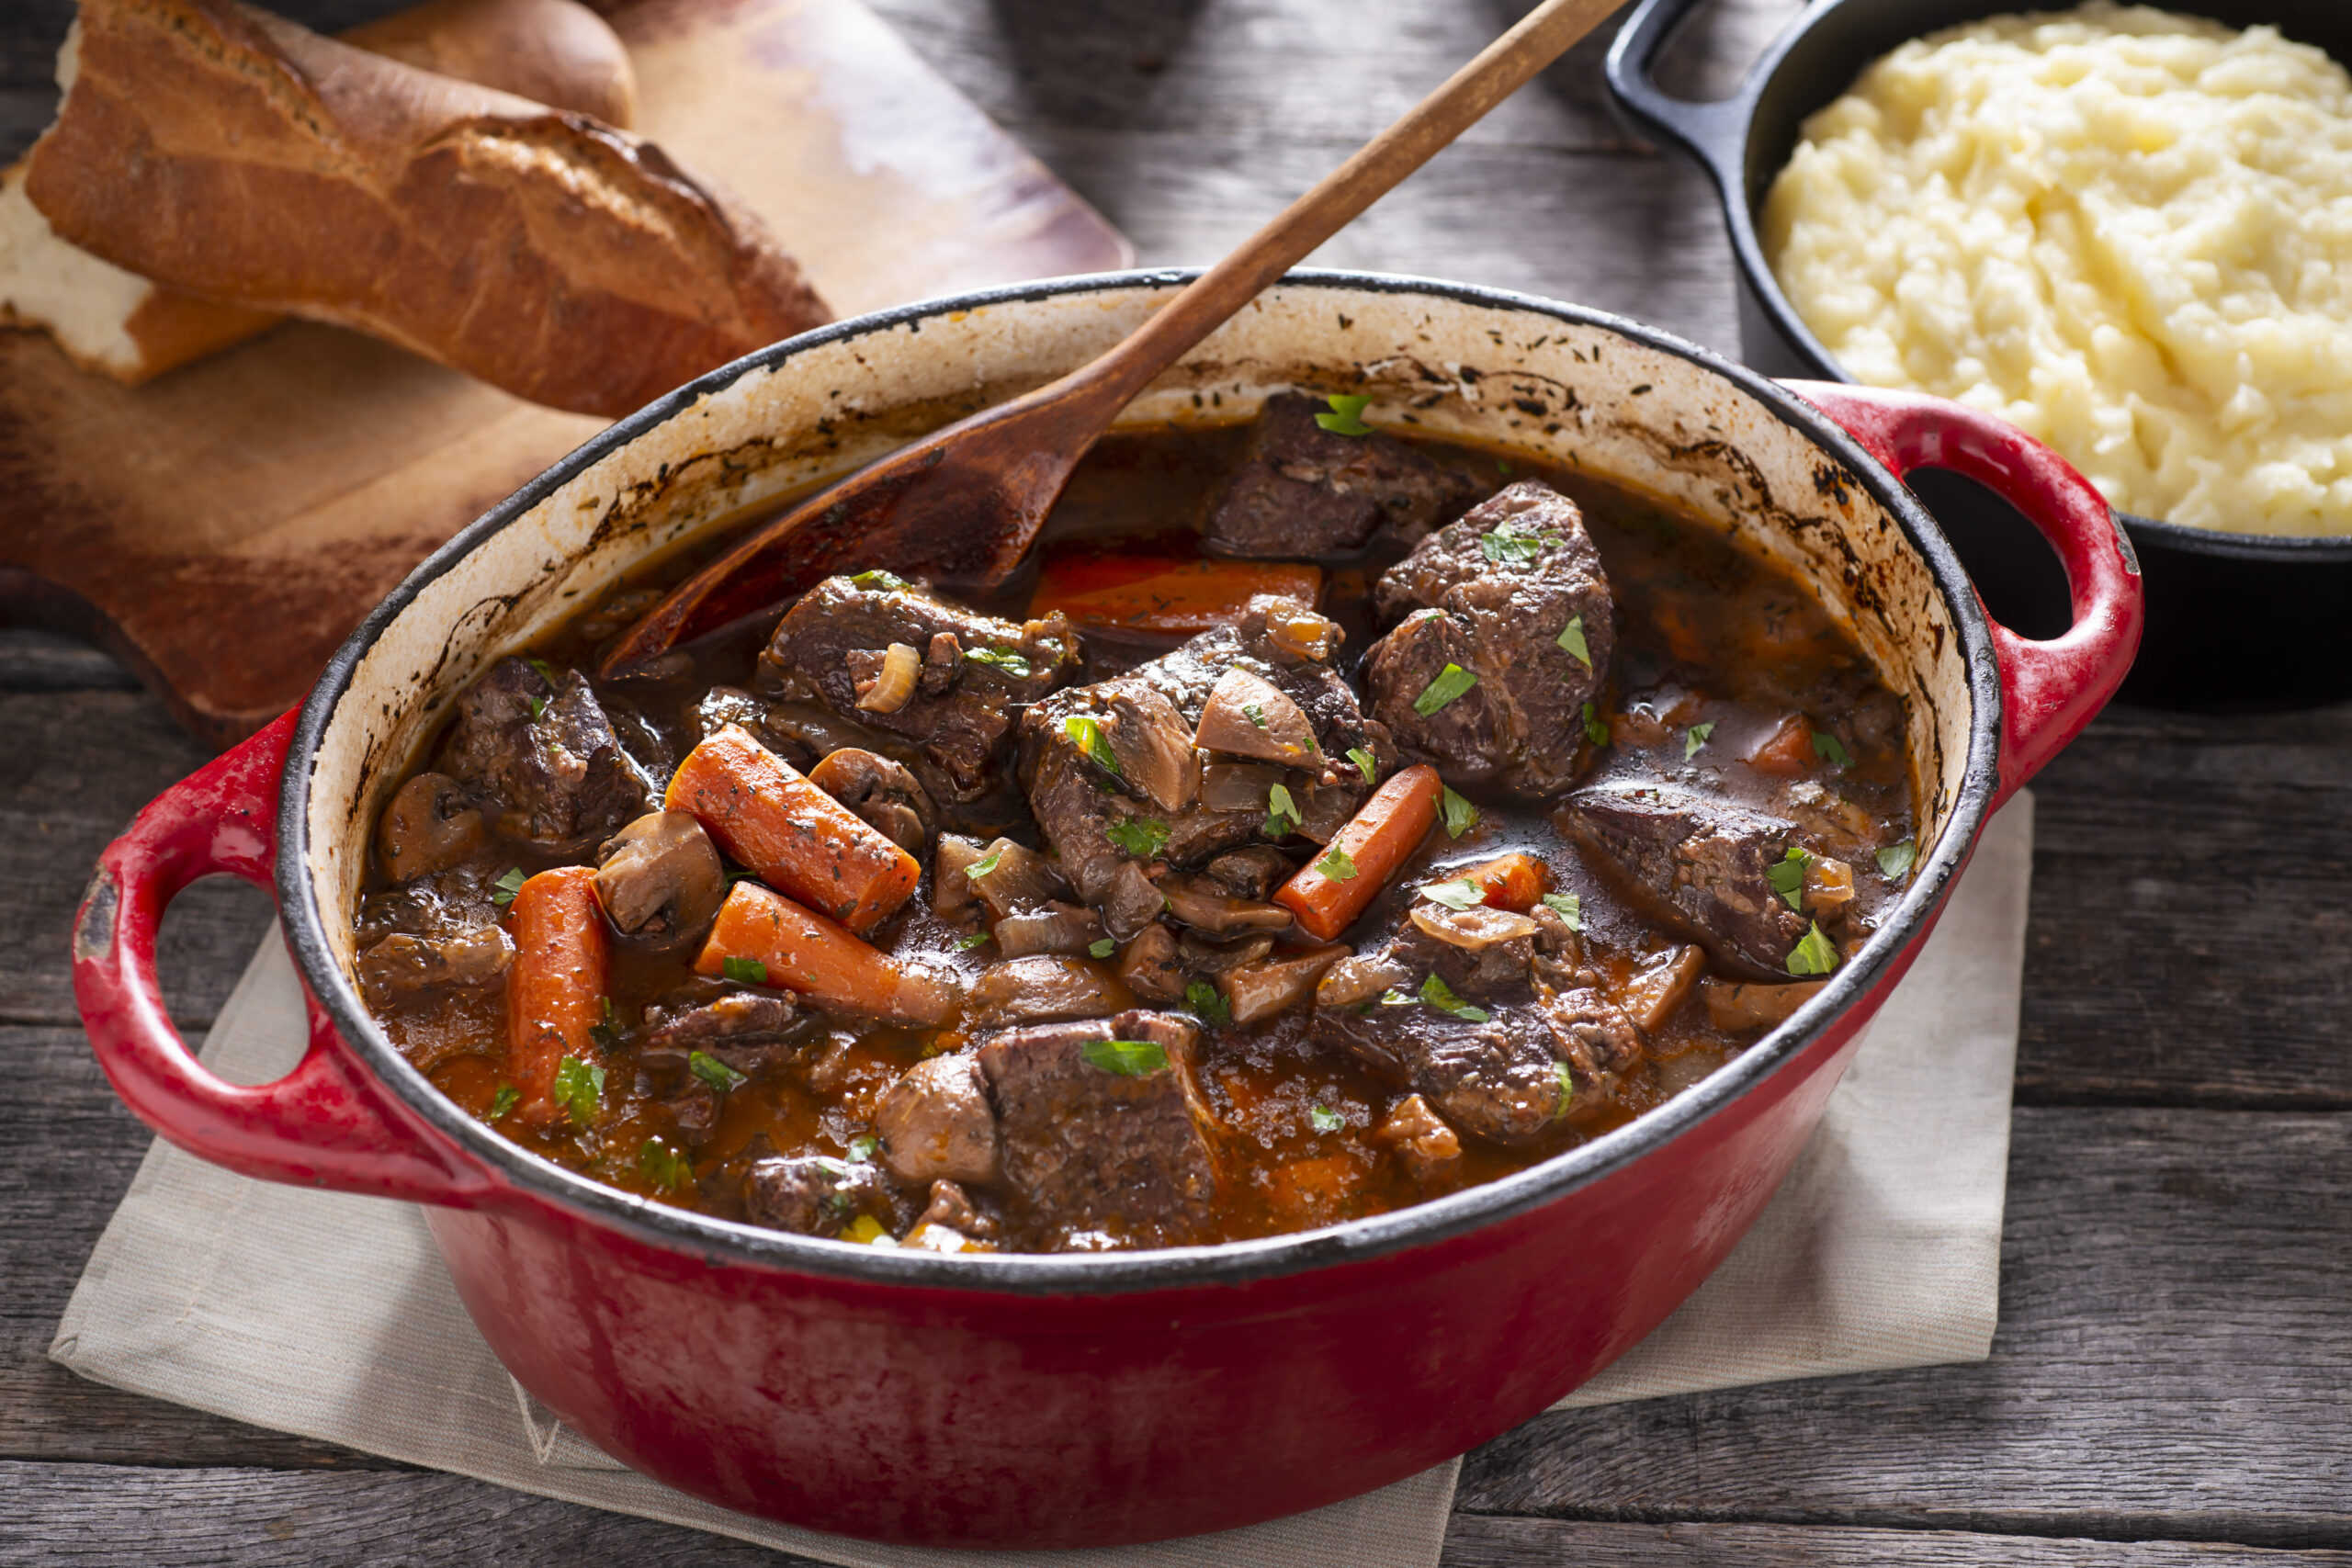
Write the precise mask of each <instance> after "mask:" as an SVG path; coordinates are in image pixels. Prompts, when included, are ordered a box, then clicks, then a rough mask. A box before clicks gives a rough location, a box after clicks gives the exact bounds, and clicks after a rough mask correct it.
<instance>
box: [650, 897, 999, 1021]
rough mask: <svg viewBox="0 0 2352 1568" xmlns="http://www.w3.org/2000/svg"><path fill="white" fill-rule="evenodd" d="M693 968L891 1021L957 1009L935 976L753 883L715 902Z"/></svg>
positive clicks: (940, 1016) (941, 1017)
mask: <svg viewBox="0 0 2352 1568" xmlns="http://www.w3.org/2000/svg"><path fill="white" fill-rule="evenodd" d="M747 971H748V972H747ZM695 974H697V975H726V976H728V977H729V978H730V979H739V980H748V981H750V982H751V983H752V984H753V985H766V986H778V987H784V988H785V989H787V990H794V991H798V992H801V993H802V994H804V995H806V996H810V997H814V998H816V999H817V1000H818V1001H819V1002H820V1003H821V1004H822V1005H824V1006H825V1007H827V1008H831V1009H835V1010H840V1011H842V1012H853V1013H858V1014H861V1015H863V1016H865V1017H867V1018H878V1019H883V1020H885V1021H888V1022H892V1023H914V1024H937V1023H941V1022H944V1021H946V1018H947V1015H948V1014H949V1013H951V1012H953V1011H955V1010H956V992H955V989H954V987H951V986H950V985H949V984H948V983H947V982H946V980H944V978H942V977H941V976H937V975H934V974H933V973H931V972H930V971H928V970H924V969H918V968H915V967H913V966H912V965H910V964H901V963H899V961H898V960H897V959H895V958H893V957H891V956H890V955H889V954H888V953H884V952H882V951H881V950H880V949H878V948H876V947H872V946H869V945H868V944H867V943H865V942H860V941H858V940H857V938H855V937H854V936H852V935H851V934H850V933H849V932H848V931H844V930H842V928H841V926H839V925H838V924H836V923H835V922H833V921H831V920H829V919H825V917H824V916H822V915H820V914H816V913H813V912H812V911H810V910H808V909H804V908H801V907H800V906H799V905H797V904H796V903H794V902H793V901H792V900H791V899H789V898H786V897H782V896H781V895H779V894H776V893H774V892H771V891H770V890H769V889H767V888H765V887H763V886H760V885H759V884H757V883H755V882H739V883H737V884H736V885H735V886H734V889H733V891H731V892H729V894H728V895H727V902H726V903H724V904H721V905H720V906H719V907H718V921H717V923H716V924H714V925H713V926H712V927H711V928H710V937H709V939H708V940H707V941H706V942H704V943H703V948H702V953H701V954H700V955H699V956H698V957H696V958H695Z"/></svg>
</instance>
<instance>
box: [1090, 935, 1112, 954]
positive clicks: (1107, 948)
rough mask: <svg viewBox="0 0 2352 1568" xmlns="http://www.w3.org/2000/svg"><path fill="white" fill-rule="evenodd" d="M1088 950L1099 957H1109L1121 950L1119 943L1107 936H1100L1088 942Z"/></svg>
mask: <svg viewBox="0 0 2352 1568" xmlns="http://www.w3.org/2000/svg"><path fill="white" fill-rule="evenodd" d="M1086 951H1087V952H1088V953H1091V954H1092V955H1093V956H1095V957H1097V958H1108V957H1110V956H1111V954H1113V953H1116V952H1118V951H1119V944H1118V943H1117V942H1114V941H1112V940H1111V939H1110V938H1109V937H1107V936H1098V937H1096V938H1095V939H1094V940H1093V941H1092V942H1088V943H1087V944H1086Z"/></svg>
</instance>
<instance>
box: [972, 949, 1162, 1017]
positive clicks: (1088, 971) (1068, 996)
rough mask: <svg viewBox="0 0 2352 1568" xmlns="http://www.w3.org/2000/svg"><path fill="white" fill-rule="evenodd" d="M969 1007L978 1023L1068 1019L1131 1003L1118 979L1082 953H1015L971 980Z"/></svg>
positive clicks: (1109, 1012) (1104, 1014) (1107, 1011)
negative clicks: (1073, 955)
mask: <svg viewBox="0 0 2352 1568" xmlns="http://www.w3.org/2000/svg"><path fill="white" fill-rule="evenodd" d="M969 1000H970V1008H969V1011H968V1013H967V1018H968V1019H969V1021H970V1022H971V1024H972V1026H973V1027H974V1028H976V1029H1001V1028H1003V1027H1004V1026H1006V1025H1007V1024H1014V1023H1054V1022H1057V1021H1062V1020H1065V1019H1074V1018H1108V1017H1110V1016H1111V1015H1112V1014H1113V1013H1114V1012H1117V1011H1118V1010H1120V1009H1121V1008H1123V1007H1125V1006H1127V1005H1129V1004H1128V1002H1127V999H1126V994H1125V991H1124V990H1123V989H1122V988H1121V987H1120V986H1119V984H1118V982H1117V981H1115V980H1113V979H1112V978H1111V977H1110V976H1107V975H1105V974H1103V971H1102V970H1100V969H1098V968H1096V967H1095V966H1094V965H1093V964H1089V963H1087V962H1086V961H1085V960H1084V959H1082V958H1046V957H1038V958H1013V959H1008V960H1006V961H1005V962H1004V963H1002V964H991V965H989V969H988V971H987V972H986V973H985V974H983V975H981V976H980V977H979V979H978V980H977V981H976V982H974V983H973V986H972V991H971V997H970V998H969Z"/></svg>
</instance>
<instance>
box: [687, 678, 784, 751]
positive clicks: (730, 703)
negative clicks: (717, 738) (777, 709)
mask: <svg viewBox="0 0 2352 1568" xmlns="http://www.w3.org/2000/svg"><path fill="white" fill-rule="evenodd" d="M767 711H768V705H767V704H765V703H763V702H762V701H761V700H760V699H759V698H757V697H755V696H753V695H752V694H751V693H749V692H747V691H745V690H744V689H743V688H742V687H741V686H713V687H712V688H711V689H710V690H709V691H707V692H705V693H704V694H702V698H701V700H700V701H698V702H696V703H695V705H694V710H693V712H692V714H691V715H690V718H691V720H692V722H693V725H694V732H695V739H696V740H707V739H710V738H711V737H712V736H714V735H716V734H718V732H719V731H720V730H722V729H724V728H727V727H728V726H729V725H730V724H740V725H741V726H742V727H743V728H746V729H748V730H750V731H751V732H752V734H753V735H760V734H762V733H763V724H762V720H763V718H765V716H766V715H767Z"/></svg>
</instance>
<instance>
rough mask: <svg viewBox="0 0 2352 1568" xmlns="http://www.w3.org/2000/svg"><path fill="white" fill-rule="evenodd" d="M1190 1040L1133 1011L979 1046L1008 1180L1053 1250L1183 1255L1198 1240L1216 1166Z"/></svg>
mask: <svg viewBox="0 0 2352 1568" xmlns="http://www.w3.org/2000/svg"><path fill="white" fill-rule="evenodd" d="M1198 1037H1199V1030H1198V1026H1197V1025H1195V1024H1194V1023H1193V1021H1191V1020H1190V1019H1187V1018H1182V1017H1179V1016H1177V1015H1175V1014H1172V1013H1162V1012H1145V1011H1140V1010H1134V1011H1128V1012H1123V1013H1120V1014H1117V1015H1116V1016H1114V1017H1112V1018H1108V1019H1101V1020H1095V1021H1088V1022H1084V1023H1064V1024H1048V1025H1043V1026H1040V1027H1037V1028H1033V1029H1016V1030H1012V1031H1009V1032H1005V1033H1001V1034H998V1035H995V1036H993V1037H991V1038H990V1039H989V1040H987V1041H985V1042H983V1043H982V1044H981V1045H980V1048H979V1052H978V1056H979V1064H980V1070H981V1072H982V1073H984V1074H985V1075H986V1076H987V1078H988V1083H989V1094H990V1097H991V1098H992V1099H993V1100H994V1102H995V1105H996V1111H997V1126H998V1129H999V1133H1000V1135H1001V1139H1002V1145H1001V1146H1002V1160H1003V1173H1004V1180H1005V1182H1006V1184H1007V1185H1008V1186H1009V1187H1011V1188H1012V1190H1014V1191H1016V1192H1018V1193H1019V1194H1020V1195H1021V1197H1022V1198H1023V1199H1024V1200H1025V1201H1027V1202H1028V1204H1029V1206H1030V1207H1031V1209H1032V1210H1033V1211H1034V1212H1035V1214H1036V1216H1037V1217H1038V1219H1039V1220H1040V1221H1041V1222H1042V1224H1044V1226H1045V1227H1046V1229H1047V1230H1048V1231H1049V1232H1050V1233H1051V1240H1052V1244H1053V1245H1054V1246H1055V1247H1057V1248H1069V1247H1090V1246H1100V1245H1103V1244H1104V1243H1105V1242H1111V1243H1121V1244H1125V1245H1130V1246H1144V1247H1150V1246H1180V1245H1182V1244H1184V1243H1186V1242H1188V1241H1191V1240H1193V1239H1196V1238H1197V1237H1198V1236H1199V1235H1201V1234H1202V1233H1203V1231H1204V1227H1205V1225H1206V1224H1207V1222H1208V1219H1209V1215H1210V1212H1211V1208H1212V1205H1213V1203H1214V1201H1215V1197H1216V1163H1215V1160H1214V1157H1213V1156H1212V1154H1211V1151H1210V1145H1209V1139H1208V1132H1207V1130H1208V1128H1209V1127H1210V1126H1211V1125H1213V1122H1212V1121H1211V1117H1210V1112H1209V1111H1208V1109H1207V1107H1206V1106H1205V1105H1204V1103H1203V1102H1202V1100H1201V1097H1200V1093H1199V1090H1198V1089H1196V1088H1195V1087H1194V1085H1193V1066H1192V1061H1193V1047H1194V1044H1195V1043H1196V1041H1197V1039H1198ZM1111 1042H1125V1043H1126V1045H1127V1048H1126V1049H1125V1050H1124V1051H1112V1050H1109V1049H1106V1048H1105V1047H1106V1046H1107V1044H1108V1043H1111ZM1090 1046H1092V1047H1095V1049H1094V1051H1093V1053H1092V1054H1091V1055H1090V1054H1089V1049H1088V1048H1089V1047H1090ZM1136 1047H1147V1048H1156V1050H1157V1052H1158V1055H1159V1061H1158V1062H1157V1063H1156V1064H1155V1063H1154V1062H1153V1061H1151V1060H1150V1055H1151V1052H1150V1050H1148V1049H1147V1050H1137V1049H1136Z"/></svg>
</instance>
